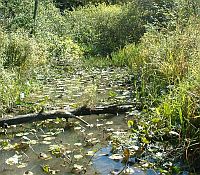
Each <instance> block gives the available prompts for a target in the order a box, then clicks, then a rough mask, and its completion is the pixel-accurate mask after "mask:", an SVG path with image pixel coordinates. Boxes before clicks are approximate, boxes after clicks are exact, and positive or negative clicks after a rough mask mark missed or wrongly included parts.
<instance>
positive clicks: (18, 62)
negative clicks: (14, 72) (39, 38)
mask: <svg viewBox="0 0 200 175" xmlns="http://www.w3.org/2000/svg"><path fill="white" fill-rule="evenodd" d="M4 37H5V38H4V41H3V42H4V43H5V44H4V47H3V48H2V49H4V51H3V52H2V56H3V66H4V68H19V70H20V71H25V70H28V69H30V67H31V68H32V69H33V68H34V67H36V66H38V65H40V64H42V63H44V62H45V60H46V55H45V50H44V49H45V48H42V45H41V44H40V43H37V42H36V40H35V39H34V38H29V37H28V34H26V33H25V32H20V31H19V32H16V33H9V34H6V33H4Z"/></svg>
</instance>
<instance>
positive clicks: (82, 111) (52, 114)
mask: <svg viewBox="0 0 200 175" xmlns="http://www.w3.org/2000/svg"><path fill="white" fill-rule="evenodd" d="M131 108H133V105H110V106H100V107H96V108H89V107H87V106H83V107H80V108H77V109H75V110H72V111H67V110H56V111H55V110H52V111H47V112H44V111H43V110H42V111H40V112H39V113H32V114H25V115H17V116H14V117H6V116H4V118H2V119H0V127H6V126H8V125H16V124H22V123H31V122H36V121H42V120H46V119H56V118H65V119H67V120H68V118H75V119H77V120H79V121H81V122H83V123H84V124H86V125H89V123H88V122H86V121H85V120H83V119H82V118H80V117H78V116H83V115H92V114H95V115H99V114H121V113H125V112H127V111H129V110H130V109H131Z"/></svg>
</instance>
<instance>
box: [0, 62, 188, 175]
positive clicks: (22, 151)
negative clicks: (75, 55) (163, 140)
mask: <svg viewBox="0 0 200 175" xmlns="http://www.w3.org/2000/svg"><path fill="white" fill-rule="evenodd" d="M65 68H66V66H65V65H61V67H59V68H57V69H56V70H52V71H51V72H47V73H46V74H45V75H38V76H37V80H38V81H40V82H41V84H42V88H40V89H38V90H37V91H36V92H34V93H32V94H30V95H29V96H26V94H25V97H24V98H23V99H21V103H20V104H19V105H18V106H17V107H16V108H15V112H16V111H20V110H21V109H23V107H26V105H27V104H31V105H32V104H33V105H35V104H36V105H37V106H43V107H44V109H45V110H52V109H55V110H56V109H65V110H68V109H70V110H71V109H75V108H77V107H79V106H83V105H87V106H90V107H93V106H103V105H109V104H127V103H131V102H133V100H134V99H132V93H133V91H134V90H133V88H132V86H131V84H127V82H128V81H129V80H130V79H131V76H130V75H129V72H128V70H127V69H126V68H124V69H121V68H109V67H108V68H104V69H100V68H95V69H90V70H84V69H80V70H76V71H75V73H73V74H68V73H67V72H66V71H65ZM133 111H134V112H135V114H136V115H137V113H138V114H139V113H140V112H139V111H137V110H136V109H133ZM84 120H85V121H87V122H88V123H90V124H91V126H89V127H88V126H85V125H83V124H82V123H79V122H77V121H76V120H75V119H69V122H66V121H65V120H64V119H55V120H46V121H42V122H34V123H31V124H23V125H19V126H10V127H9V128H7V129H3V128H1V131H0V133H1V138H0V152H1V153H0V154H1V157H0V174H1V175H13V174H17V175H26V174H27V175H33V174H36V175H39V174H60V175H72V174H88V175H93V174H94V175H95V174H99V175H117V174H132V175H156V174H160V173H159V172H156V171H155V170H154V169H152V168H150V167H151V166H150V164H147V161H146V160H150V159H153V158H152V157H151V156H149V157H140V155H139V158H137V156H135V157H132V158H130V160H129V161H127V162H126V161H124V157H125V158H126V153H125V152H123V151H124V150H125V148H123V146H122V145H125V146H126V147H127V148H128V149H130V150H131V149H134V150H135V153H137V151H139V149H140V148H143V146H142V145H139V144H138V138H137V136H133V137H132V138H129V136H128V134H127V133H128V132H129V130H128V126H127V122H128V120H129V119H127V114H124V115H106V114H105V115H98V116H97V115H90V116H84ZM120 139H121V140H120ZM123 141H124V142H123ZM133 147H134V148H133ZM148 149H149V150H150V149H151V150H153V151H156V152H158V153H159V155H158V157H159V156H160V159H162V156H165V154H164V153H163V152H164V151H163V150H164V147H163V145H162V144H161V145H159V146H155V145H153V146H152V148H148ZM153 151H152V152H153ZM141 155H142V154H141ZM129 156H130V155H128V158H129ZM138 161H140V162H142V166H141V165H139V164H138ZM153 162H154V160H153V161H152V164H153ZM152 167H153V166H152ZM183 174H184V175H187V174H188V173H187V172H184V173H183Z"/></svg>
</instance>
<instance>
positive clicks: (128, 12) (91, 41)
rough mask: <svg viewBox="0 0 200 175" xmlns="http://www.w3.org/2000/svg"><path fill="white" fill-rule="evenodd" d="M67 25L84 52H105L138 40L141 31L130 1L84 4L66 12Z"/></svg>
mask: <svg viewBox="0 0 200 175" xmlns="http://www.w3.org/2000/svg"><path fill="white" fill-rule="evenodd" d="M66 23H67V25H66V26H69V29H68V31H69V34H70V35H71V36H72V37H73V39H74V40H76V41H78V42H79V43H81V44H82V45H83V46H84V48H85V52H86V53H87V52H88V53H89V54H94V55H98V54H100V55H108V54H110V53H111V52H113V51H115V50H117V49H119V48H120V47H123V46H124V45H125V44H126V43H130V42H137V41H138V40H139V38H140V36H141V35H142V34H143V25H142V24H141V20H140V18H139V12H138V9H137V7H136V6H135V5H134V4H133V3H129V4H127V5H124V6H120V5H109V6H107V5H105V4H100V5H98V6H87V7H83V8H79V9H78V10H76V11H72V12H67V13H66Z"/></svg>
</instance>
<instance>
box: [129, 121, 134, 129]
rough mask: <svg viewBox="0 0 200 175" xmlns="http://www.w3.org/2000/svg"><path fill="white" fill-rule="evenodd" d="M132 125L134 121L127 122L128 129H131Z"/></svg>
mask: <svg viewBox="0 0 200 175" xmlns="http://www.w3.org/2000/svg"><path fill="white" fill-rule="evenodd" d="M133 125H134V121H133V120H129V121H128V127H129V128H133Z"/></svg>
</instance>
